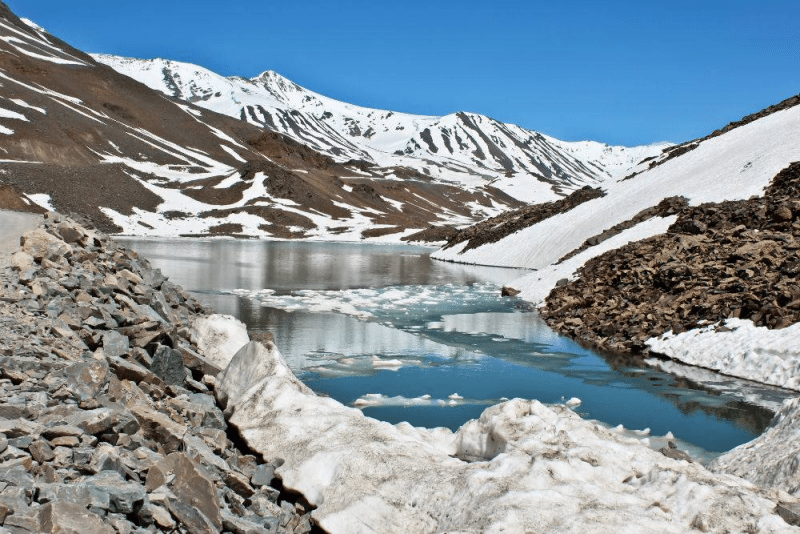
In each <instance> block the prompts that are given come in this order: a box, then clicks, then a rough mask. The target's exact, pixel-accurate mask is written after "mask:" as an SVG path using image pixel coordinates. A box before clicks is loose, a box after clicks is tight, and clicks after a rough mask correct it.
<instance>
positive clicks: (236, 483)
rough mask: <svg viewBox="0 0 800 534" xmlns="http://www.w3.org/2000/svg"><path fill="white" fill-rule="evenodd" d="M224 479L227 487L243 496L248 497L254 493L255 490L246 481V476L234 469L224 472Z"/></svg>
mask: <svg viewBox="0 0 800 534" xmlns="http://www.w3.org/2000/svg"><path fill="white" fill-rule="evenodd" d="M224 481H225V484H227V486H228V487H229V488H231V489H232V490H233V491H235V492H236V493H238V494H239V495H241V496H242V497H244V498H248V497H250V496H252V495H253V494H254V493H255V490H254V489H253V488H252V486H250V484H249V483H248V481H247V477H245V476H244V475H243V474H241V473H237V472H236V471H228V472H227V473H225V476H224Z"/></svg>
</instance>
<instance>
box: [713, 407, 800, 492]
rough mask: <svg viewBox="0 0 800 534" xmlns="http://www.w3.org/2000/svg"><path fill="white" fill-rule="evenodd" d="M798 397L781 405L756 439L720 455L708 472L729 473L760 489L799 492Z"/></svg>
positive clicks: (799, 422)
mask: <svg viewBox="0 0 800 534" xmlns="http://www.w3.org/2000/svg"><path fill="white" fill-rule="evenodd" d="M798 462H800V398H796V399H789V400H787V401H786V402H784V403H783V406H782V407H781V409H780V411H779V412H778V413H777V414H776V415H775V419H773V421H772V424H771V425H770V426H769V428H768V429H767V430H766V431H765V432H764V433H763V434H762V435H761V436H759V437H758V438H756V439H754V440H753V441H751V442H749V443H745V444H744V445H740V446H738V447H736V448H735V449H733V450H732V451H730V452H728V453H727V454H723V455H722V456H720V457H718V458H717V459H716V460H714V461H713V462H712V463H711V464H709V469H711V470H713V471H717V472H724V473H731V474H735V475H737V476H740V477H742V478H746V479H747V480H749V481H751V482H753V483H754V484H758V485H759V486H762V487H764V488H775V489H779V490H782V491H786V492H788V493H790V494H792V495H796V494H797V492H798V490H800V470H798V469H797V465H798Z"/></svg>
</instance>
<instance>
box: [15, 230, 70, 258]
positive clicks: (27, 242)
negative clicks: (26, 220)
mask: <svg viewBox="0 0 800 534" xmlns="http://www.w3.org/2000/svg"><path fill="white" fill-rule="evenodd" d="M20 244H21V245H22V250H24V251H25V252H27V253H28V254H30V255H31V256H32V257H33V259H34V260H36V261H42V260H43V259H48V260H51V261H57V260H59V259H60V258H62V257H65V256H67V255H70V254H71V253H72V247H70V246H69V245H67V244H66V243H64V242H63V241H62V240H60V239H58V238H57V237H55V236H53V235H51V234H49V233H47V232H46V231H45V230H43V229H41V228H37V229H35V230H31V231H29V232H26V233H25V234H24V235H23V236H22V238H20Z"/></svg>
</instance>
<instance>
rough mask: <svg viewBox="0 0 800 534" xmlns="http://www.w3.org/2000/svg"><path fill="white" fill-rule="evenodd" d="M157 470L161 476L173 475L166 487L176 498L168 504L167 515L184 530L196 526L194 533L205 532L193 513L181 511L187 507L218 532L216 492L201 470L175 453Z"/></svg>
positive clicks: (217, 499) (186, 458)
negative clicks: (196, 530)
mask: <svg viewBox="0 0 800 534" xmlns="http://www.w3.org/2000/svg"><path fill="white" fill-rule="evenodd" d="M159 468H160V469H161V470H162V472H168V473H171V474H173V475H175V478H174V479H173V481H172V482H171V483H170V484H169V487H170V489H171V490H172V492H173V493H174V494H175V497H176V498H175V499H171V500H170V511H171V512H172V513H173V515H174V516H175V517H176V518H178V520H179V521H181V522H182V523H184V524H185V525H187V526H189V525H190V524H193V525H196V526H197V528H200V530H198V532H204V531H205V530H203V529H204V528H205V526H204V523H205V521H203V520H201V518H198V517H197V516H196V515H195V514H193V513H188V510H187V509H186V508H185V507H187V506H188V507H191V508H192V509H193V510H196V511H198V512H200V515H202V516H203V519H205V520H207V521H210V524H211V525H212V526H213V527H215V528H216V529H217V530H219V529H221V528H222V518H221V517H220V502H219V496H218V495H217V489H216V486H215V485H214V483H213V482H212V481H211V478H210V477H209V476H208V474H207V473H205V471H204V470H203V468H202V467H200V466H199V465H197V464H195V463H194V462H193V461H192V460H190V459H189V457H188V456H186V455H185V454H183V453H177V452H175V453H172V454H170V455H169V456H167V457H166V458H165V459H164V462H163V463H162V464H159ZM187 521H188V523H187ZM190 530H191V527H190Z"/></svg>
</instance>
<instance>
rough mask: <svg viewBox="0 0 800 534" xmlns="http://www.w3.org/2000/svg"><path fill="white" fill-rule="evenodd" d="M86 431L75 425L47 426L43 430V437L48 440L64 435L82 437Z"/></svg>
mask: <svg viewBox="0 0 800 534" xmlns="http://www.w3.org/2000/svg"><path fill="white" fill-rule="evenodd" d="M85 433H86V432H85V431H84V430H83V429H82V428H80V427H78V426H75V425H55V426H51V427H46V428H44V429H43V430H42V437H43V438H45V439H48V440H51V441H52V440H55V439H58V438H62V437H76V438H80V437H81V436H82V435H84V434H85Z"/></svg>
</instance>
